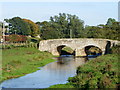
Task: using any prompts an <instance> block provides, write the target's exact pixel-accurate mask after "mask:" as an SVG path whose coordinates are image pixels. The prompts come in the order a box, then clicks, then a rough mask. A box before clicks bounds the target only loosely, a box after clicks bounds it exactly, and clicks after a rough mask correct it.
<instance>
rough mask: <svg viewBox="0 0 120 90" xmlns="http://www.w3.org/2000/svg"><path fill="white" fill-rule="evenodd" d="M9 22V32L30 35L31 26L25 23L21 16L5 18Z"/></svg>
mask: <svg viewBox="0 0 120 90" xmlns="http://www.w3.org/2000/svg"><path fill="white" fill-rule="evenodd" d="M5 21H6V22H7V23H9V29H10V30H9V32H11V33H12V34H15V33H16V34H19V35H30V32H31V31H30V26H29V24H27V23H25V22H24V21H23V20H22V19H21V18H20V17H14V18H12V19H5Z"/></svg>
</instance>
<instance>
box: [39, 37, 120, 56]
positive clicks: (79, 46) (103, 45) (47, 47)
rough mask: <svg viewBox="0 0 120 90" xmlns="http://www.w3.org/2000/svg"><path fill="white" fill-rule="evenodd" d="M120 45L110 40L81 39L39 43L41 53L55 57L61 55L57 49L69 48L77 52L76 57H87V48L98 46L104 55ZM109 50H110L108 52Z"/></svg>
mask: <svg viewBox="0 0 120 90" xmlns="http://www.w3.org/2000/svg"><path fill="white" fill-rule="evenodd" d="M118 43H120V41H116V40H109V39H94V38H90V39H88V38H79V39H50V40H42V41H40V43H39V50H40V51H48V52H51V53H52V54H53V55H59V52H58V50H57V47H59V46H62V45H63V46H68V47H70V48H72V49H73V50H75V53H76V56H85V55H86V53H85V47H86V46H91V45H92V46H96V47H98V48H100V49H101V50H102V54H105V53H107V52H108V51H109V48H111V47H112V46H113V45H116V44H118ZM107 49H108V50H107Z"/></svg>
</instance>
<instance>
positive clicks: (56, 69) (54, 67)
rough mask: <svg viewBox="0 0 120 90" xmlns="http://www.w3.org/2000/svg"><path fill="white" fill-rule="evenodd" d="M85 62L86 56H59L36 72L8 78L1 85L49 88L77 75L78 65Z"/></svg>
mask: <svg viewBox="0 0 120 90" xmlns="http://www.w3.org/2000/svg"><path fill="white" fill-rule="evenodd" d="M85 62H86V59H85V58H74V57H59V58H57V61H55V62H52V63H50V64H47V65H45V66H43V67H41V69H40V70H38V71H36V72H33V73H30V74H27V75H25V76H22V77H19V78H15V79H9V80H6V81H4V82H2V83H1V84H0V85H1V86H2V87H4V88H47V87H49V86H51V85H55V84H64V83H67V79H68V78H69V77H73V76H75V75H76V69H77V67H78V66H80V65H83V64H84V63H85Z"/></svg>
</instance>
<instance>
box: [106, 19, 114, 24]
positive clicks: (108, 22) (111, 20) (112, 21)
mask: <svg viewBox="0 0 120 90" xmlns="http://www.w3.org/2000/svg"><path fill="white" fill-rule="evenodd" d="M114 22H116V20H115V19H113V18H109V19H108V21H107V24H106V25H108V26H111V25H112V24H113V23H114Z"/></svg>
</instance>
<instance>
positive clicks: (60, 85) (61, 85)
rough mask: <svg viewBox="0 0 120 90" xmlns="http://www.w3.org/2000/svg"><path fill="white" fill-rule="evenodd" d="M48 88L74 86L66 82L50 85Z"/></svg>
mask: <svg viewBox="0 0 120 90" xmlns="http://www.w3.org/2000/svg"><path fill="white" fill-rule="evenodd" d="M49 88H75V87H74V86H73V85H71V84H70V83H66V84H56V85H52V86H50V87H49Z"/></svg>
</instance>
